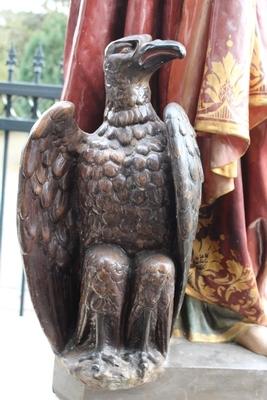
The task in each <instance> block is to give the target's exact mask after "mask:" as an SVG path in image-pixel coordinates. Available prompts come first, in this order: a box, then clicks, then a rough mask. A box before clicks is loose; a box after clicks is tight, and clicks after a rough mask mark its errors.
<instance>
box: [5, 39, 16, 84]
mask: <svg viewBox="0 0 267 400" xmlns="http://www.w3.org/2000/svg"><path fill="white" fill-rule="evenodd" d="M16 64H17V54H16V49H15V47H14V46H13V45H11V47H10V48H9V50H8V56H7V60H6V65H7V72H8V78H7V80H8V82H11V81H12V79H13V73H14V70H15V65H16Z"/></svg>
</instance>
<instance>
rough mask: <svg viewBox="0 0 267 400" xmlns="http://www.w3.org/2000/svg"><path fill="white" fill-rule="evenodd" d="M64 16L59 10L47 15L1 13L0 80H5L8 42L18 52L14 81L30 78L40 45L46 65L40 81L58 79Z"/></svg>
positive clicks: (32, 75) (55, 81) (47, 81)
mask: <svg viewBox="0 0 267 400" xmlns="http://www.w3.org/2000/svg"><path fill="white" fill-rule="evenodd" d="M66 23H67V16H66V15H65V14H62V13H60V12H56V11H54V12H52V11H49V12H47V13H46V14H33V13H24V12H21V13H11V12H3V13H2V14H1V17H0V80H6V78H7V70H6V66H5V61H6V59H7V52H8V48H9V47H10V45H11V44H13V46H14V47H15V49H16V51H17V67H16V72H15V76H14V78H15V79H16V80H23V81H33V79H34V72H33V57H34V54H35V51H36V48H37V47H38V46H39V45H40V44H41V45H42V48H43V51H44V56H45V66H44V68H43V76H42V82H43V83H59V82H60V61H61V59H62V56H63V50H64V39H65V30H66Z"/></svg>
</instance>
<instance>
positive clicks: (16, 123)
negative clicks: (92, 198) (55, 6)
mask: <svg viewBox="0 0 267 400" xmlns="http://www.w3.org/2000/svg"><path fill="white" fill-rule="evenodd" d="M16 64H17V58H16V51H15V49H14V47H11V48H10V50H9V52H8V59H7V61H6V65H7V81H5V82H3V81H0V98H1V100H2V104H3V112H2V115H1V114H0V135H3V158H2V168H1V170H2V176H1V195H0V257H1V249H2V238H3V216H4V207H5V204H4V202H5V188H6V179H7V157H8V151H9V139H10V135H11V134H12V132H30V130H31V127H32V126H33V124H34V122H35V121H36V119H37V118H38V117H39V116H40V115H41V111H42V110H41V109H40V108H41V107H40V102H41V101H42V100H43V99H46V100H48V101H49V100H50V102H51V103H52V102H54V101H55V100H56V99H59V98H60V95H61V91H62V77H63V74H62V70H63V63H62V61H61V62H60V63H59V81H61V83H60V84H58V85H49V84H42V83H41V77H42V71H43V68H44V53H43V49H42V47H41V46H40V45H39V46H38V47H37V49H36V51H35V55H34V57H33V63H32V67H33V76H34V78H33V82H16V81H13V77H14V71H15V67H16ZM19 99H24V101H25V100H26V104H27V106H28V107H26V110H27V111H28V115H26V116H25V115H24V116H20V115H18V111H17V110H16V103H17V102H18V101H19ZM24 108H25V107H24ZM24 294H25V277H24V273H23V272H22V279H21V293H20V309H19V313H20V315H23V308H24Z"/></svg>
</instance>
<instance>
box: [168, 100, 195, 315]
mask: <svg viewBox="0 0 267 400" xmlns="http://www.w3.org/2000/svg"><path fill="white" fill-rule="evenodd" d="M164 121H165V123H166V125H167V129H168V148H169V153H170V156H171V163H172V174H173V181H174V188H175V198H176V219H177V242H178V243H177V244H178V246H177V247H178V263H179V266H180V267H181V269H182V276H181V279H180V281H179V279H178V282H179V284H178V287H177V289H176V291H177V294H176V296H175V297H176V301H175V303H176V306H175V309H176V313H175V314H176V315H177V314H178V315H179V312H180V309H181V306H182V302H183V298H184V293H185V288H186V283H187V277H188V270H189V267H190V262H191V257H192V247H193V241H194V238H195V235H196V230H197V224H198V213H199V207H200V203H201V190H202V182H203V170H202V165H201V160H200V153H199V149H198V145H197V142H196V134H195V132H194V129H193V128H192V126H191V125H190V122H189V120H188V117H187V115H186V113H185V111H184V110H183V108H182V107H181V106H179V105H178V104H176V103H170V104H168V105H167V106H166V108H165V110H164ZM178 278H179V277H178Z"/></svg>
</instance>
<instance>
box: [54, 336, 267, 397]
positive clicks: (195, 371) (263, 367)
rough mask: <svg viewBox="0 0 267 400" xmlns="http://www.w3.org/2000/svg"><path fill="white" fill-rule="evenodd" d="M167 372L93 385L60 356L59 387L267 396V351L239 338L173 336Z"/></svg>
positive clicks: (64, 390)
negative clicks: (126, 383)
mask: <svg viewBox="0 0 267 400" xmlns="http://www.w3.org/2000/svg"><path fill="white" fill-rule="evenodd" d="M165 368H166V369H165V372H164V373H163V375H162V376H161V377H160V378H159V379H158V380H157V381H156V382H151V383H149V384H146V385H144V386H140V387H138V388H135V389H130V390H117V391H113V392H107V391H92V390H90V389H89V388H87V387H86V386H85V385H84V384H82V383H81V382H79V381H77V380H76V379H75V378H74V377H72V376H70V375H68V373H67V372H66V370H65V368H64V367H63V366H62V365H61V363H60V362H59V361H58V360H57V359H56V360H55V368H54V380H53V390H54V392H55V394H56V395H57V396H58V398H59V399H60V400H152V399H153V400H163V399H166V400H251V399H253V400H266V399H267V357H264V356H259V355H256V354H254V353H252V352H250V351H248V350H246V349H243V348H242V347H240V346H238V345H235V344H230V343H227V344H202V343H201V344H196V343H189V342H187V341H185V340H182V339H173V340H172V342H171V347H170V351H169V357H168V359H167V361H166V367H165Z"/></svg>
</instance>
